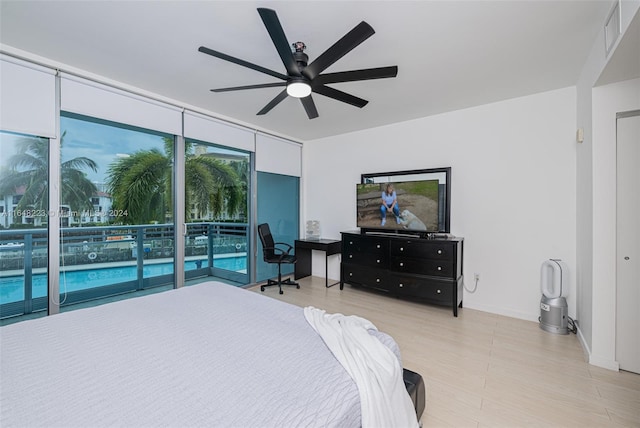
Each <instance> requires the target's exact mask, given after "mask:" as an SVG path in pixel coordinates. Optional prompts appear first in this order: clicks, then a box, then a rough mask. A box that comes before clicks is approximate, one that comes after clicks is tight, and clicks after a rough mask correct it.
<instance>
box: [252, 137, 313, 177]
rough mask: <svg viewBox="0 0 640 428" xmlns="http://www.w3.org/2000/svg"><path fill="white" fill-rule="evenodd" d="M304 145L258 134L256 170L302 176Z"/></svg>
mask: <svg viewBox="0 0 640 428" xmlns="http://www.w3.org/2000/svg"><path fill="white" fill-rule="evenodd" d="M301 154H302V145H301V144H299V143H295V142H293V141H288V140H285V139H282V138H276V137H272V136H270V135H265V134H260V133H257V134H256V170H257V171H261V172H271V173H274V174H283V175H290V176H293V177H300V176H301V175H302V160H301Z"/></svg>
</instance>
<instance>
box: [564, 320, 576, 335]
mask: <svg viewBox="0 0 640 428" xmlns="http://www.w3.org/2000/svg"><path fill="white" fill-rule="evenodd" d="M567 318H568V319H569V321H568V324H569V331H570V332H571V333H573V334H578V324H577V322H576V321H575V320H574V319H573V318H571V317H570V316H567Z"/></svg>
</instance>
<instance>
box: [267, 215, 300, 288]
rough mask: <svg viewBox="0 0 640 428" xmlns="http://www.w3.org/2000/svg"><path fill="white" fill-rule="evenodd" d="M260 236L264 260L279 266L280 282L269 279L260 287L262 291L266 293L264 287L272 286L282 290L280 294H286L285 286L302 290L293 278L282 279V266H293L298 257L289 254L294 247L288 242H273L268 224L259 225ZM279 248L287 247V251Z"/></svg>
mask: <svg viewBox="0 0 640 428" xmlns="http://www.w3.org/2000/svg"><path fill="white" fill-rule="evenodd" d="M258 235H259V236H260V241H261V242H262V255H263V260H264V261H265V262H267V263H277V264H278V280H277V281H276V280H274V279H269V280H268V281H267V283H266V284H264V285H262V286H260V291H264V287H270V286H272V285H277V286H278V287H279V288H280V294H283V293H284V292H283V291H282V286H283V285H295V286H296V288H300V284H298V283H297V282H294V281H292V280H291V278H286V279H284V280H283V279H282V272H281V268H282V264H283V263H289V264H293V263H295V262H296V256H295V255H293V254H289V252H290V251H291V250H292V249H293V247H292V246H291V245H289V244H287V243H286V242H273V235H271V229H269V225H268V224H267V223H263V224H260V225H258ZM279 246H280V247H285V248H286V249H283V248H278V247H279Z"/></svg>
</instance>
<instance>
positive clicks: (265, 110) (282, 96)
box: [257, 89, 288, 116]
mask: <svg viewBox="0 0 640 428" xmlns="http://www.w3.org/2000/svg"><path fill="white" fill-rule="evenodd" d="M287 96H288V95H287V90H286V89H283V90H282V92H280V93H279V94H278V95H276V97H275V98H274V99H272V100H271V101H269V104H267V105H266V106H264V107H263V108H262V110H260V111H259V112H258V113H257V115H258V116H261V115H263V114H267V113H269V111H270V110H271V109H272V108H274V107H275V106H277V105H278V104H280V102H281V101H282V100H284V99H285V98H287Z"/></svg>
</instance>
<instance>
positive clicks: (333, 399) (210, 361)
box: [0, 283, 406, 428]
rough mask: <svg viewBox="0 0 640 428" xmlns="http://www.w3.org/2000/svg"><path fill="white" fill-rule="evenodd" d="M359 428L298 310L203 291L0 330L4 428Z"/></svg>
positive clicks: (351, 394) (350, 392)
mask: <svg viewBox="0 0 640 428" xmlns="http://www.w3.org/2000/svg"><path fill="white" fill-rule="evenodd" d="M374 340H375V339H374ZM394 358H395V357H394ZM396 364H397V363H396ZM398 369H399V368H398ZM399 370H400V369H399ZM405 394H406V393H405ZM360 424H361V417H360V400H359V397H358V389H357V387H356V385H355V383H354V382H353V380H352V379H351V377H350V376H349V374H347V372H346V371H345V369H344V368H343V367H342V366H341V365H340V364H339V363H338V362H337V361H336V358H335V357H334V356H333V355H332V353H331V352H330V351H329V350H328V349H327V346H326V345H325V343H324V342H323V340H322V339H321V338H320V336H319V335H318V334H317V333H316V332H315V331H314V330H313V328H311V326H310V325H309V324H308V323H307V322H306V321H305V317H304V313H303V309H302V308H300V307H297V306H294V305H290V304H287V303H283V302H280V301H278V300H275V299H272V298H269V297H265V296H262V295H260V294H259V293H255V292H251V291H247V290H243V289H239V288H236V287H232V286H228V285H225V284H221V283H204V284H200V285H195V286H190V287H184V288H181V289H178V290H171V291H166V292H162V293H158V294H154V295H149V296H145V297H139V298H134V299H128V300H123V301H120V302H115V303H110V304H107V305H103V306H98V307H94V308H89V309H81V310H76V311H70V312H66V313H61V314H58V315H53V316H50V317H44V318H40V319H35V320H31V321H23V322H19V323H16V324H12V325H7V326H4V327H1V328H0V426H2V427H3V428H10V427H23V426H24V427H38V426H42V427H56V426H59V427H102V426H120V427H162V426H165V427H188V426H207V427H243V428H244V427H358V426H360Z"/></svg>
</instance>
